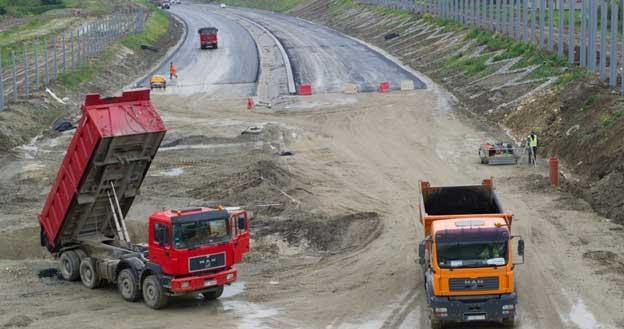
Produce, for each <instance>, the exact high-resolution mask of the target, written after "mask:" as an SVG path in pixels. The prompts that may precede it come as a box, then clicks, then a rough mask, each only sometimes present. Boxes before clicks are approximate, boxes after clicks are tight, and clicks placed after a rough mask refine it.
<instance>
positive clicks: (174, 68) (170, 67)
mask: <svg viewBox="0 0 624 329" xmlns="http://www.w3.org/2000/svg"><path fill="white" fill-rule="evenodd" d="M169 73H171V74H176V67H175V65H173V64H171V65H169Z"/></svg>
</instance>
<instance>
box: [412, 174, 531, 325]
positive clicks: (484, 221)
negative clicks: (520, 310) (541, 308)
mask: <svg viewBox="0 0 624 329" xmlns="http://www.w3.org/2000/svg"><path fill="white" fill-rule="evenodd" d="M419 210H420V220H421V222H422V224H423V226H424V231H425V238H424V239H423V240H422V242H421V243H420V245H419V250H418V254H419V258H420V264H421V265H422V267H423V272H424V282H425V291H426V296H427V302H428V304H429V306H430V311H431V327H432V328H440V327H442V326H443V325H444V324H446V323H453V322H471V321H495V322H502V323H503V324H504V325H506V326H513V324H514V319H515V316H516V304H517V303H518V296H517V294H516V287H515V278H514V269H515V265H517V264H522V263H524V241H523V240H522V238H521V237H520V236H514V235H512V234H511V222H512V217H513V216H512V214H510V213H506V212H504V211H503V208H502V206H501V204H500V202H499V200H498V198H497V196H496V193H494V184H493V181H492V180H491V179H486V180H484V181H483V182H482V184H481V185H470V186H441V187H433V186H431V185H430V184H429V182H420V208H419ZM513 239H517V241H518V242H517V243H518V251H517V254H518V256H519V258H521V259H522V260H521V261H520V262H517V261H514V259H513V252H512V251H513V248H512V240H513Z"/></svg>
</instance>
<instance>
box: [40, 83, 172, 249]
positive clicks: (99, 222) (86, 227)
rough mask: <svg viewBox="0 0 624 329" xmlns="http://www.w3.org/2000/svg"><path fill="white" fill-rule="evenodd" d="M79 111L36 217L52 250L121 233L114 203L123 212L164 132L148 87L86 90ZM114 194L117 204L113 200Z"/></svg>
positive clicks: (137, 190)
mask: <svg viewBox="0 0 624 329" xmlns="http://www.w3.org/2000/svg"><path fill="white" fill-rule="evenodd" d="M81 110H82V118H81V119H80V123H79V125H78V128H77V129H76V132H75V134H74V137H73V139H72V141H71V143H70V145H69V147H68V149H67V153H66V154H65V158H64V160H63V163H62V164H61V167H60V169H59V173H58V175H57V178H56V181H55V182H54V185H53V186H52V189H51V190H50V193H49V194H48V198H47V200H46V202H45V205H44V208H43V211H42V212H41V214H40V215H39V223H40V224H41V239H42V244H43V245H45V246H46V247H47V248H48V250H50V251H51V252H56V251H58V250H59V249H61V248H63V247H66V246H71V245H72V244H75V243H77V242H78V241H80V240H81V239H84V238H89V237H96V236H102V237H109V238H112V237H114V236H115V235H116V234H117V233H118V232H119V230H118V228H116V227H115V224H114V222H113V221H112V220H111V219H112V218H113V215H114V211H113V208H112V206H115V207H117V209H121V213H122V214H123V216H124V217H125V216H126V214H127V212H128V210H129V209H130V206H131V205H132V202H133V201H134V198H135V196H136V195H137V194H138V192H139V188H140V186H141V183H142V182H143V178H144V177H145V174H146V173H147V170H148V169H149V166H150V164H151V162H152V159H153V158H154V156H155V155H156V151H157V150H158V147H159V146H160V142H161V141H162V139H163V137H164V135H165V132H166V128H165V125H164V124H163V122H162V120H161V118H160V116H159V115H158V113H157V112H156V110H155V109H154V107H153V105H152V103H151V102H150V94H149V90H148V89H137V90H131V91H126V92H124V93H123V94H122V95H121V96H119V97H110V98H101V97H100V95H99V94H89V95H87V97H86V99H85V102H84V104H83V105H82V107H81ZM113 194H116V199H117V200H118V201H119V204H118V205H116V204H115V205H113V204H112V202H111V200H114V198H111V197H112V196H113Z"/></svg>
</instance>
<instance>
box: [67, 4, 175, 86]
mask: <svg viewBox="0 0 624 329" xmlns="http://www.w3.org/2000/svg"><path fill="white" fill-rule="evenodd" d="M148 9H149V10H150V16H149V18H148V19H147V21H146V22H145V30H144V31H143V32H142V33H138V34H133V35H129V36H127V37H125V38H123V39H121V40H120V41H119V42H117V43H115V44H113V45H112V46H111V47H109V48H108V49H106V50H105V51H104V52H103V53H102V54H100V56H99V57H98V58H97V59H95V60H93V61H92V62H91V63H89V64H88V65H83V66H81V67H79V68H78V69H76V70H74V71H72V72H68V73H65V74H62V75H60V76H59V81H61V82H62V83H63V85H64V86H65V87H66V88H67V89H69V90H72V91H75V90H77V89H78V88H79V87H80V85H82V84H83V83H85V82H88V81H91V80H93V78H94V77H95V76H97V75H98V74H100V73H101V72H102V71H103V70H104V68H105V65H107V63H109V62H110V61H111V59H112V58H113V56H115V54H116V53H118V52H119V48H120V47H121V45H123V46H125V47H128V48H130V49H133V50H138V49H140V47H141V44H153V43H155V42H156V41H158V40H159V39H160V38H162V37H163V36H164V35H165V34H167V32H168V30H169V17H168V16H167V15H166V14H165V13H164V12H163V11H162V10H160V9H158V8H156V7H155V6H153V5H148Z"/></svg>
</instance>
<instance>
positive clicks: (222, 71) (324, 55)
mask: <svg viewBox="0 0 624 329" xmlns="http://www.w3.org/2000/svg"><path fill="white" fill-rule="evenodd" d="M171 12H172V13H174V14H176V15H177V16H178V17H180V18H181V19H182V20H184V22H185V23H186V24H187V26H188V34H187V36H186V39H185V40H184V41H183V42H182V44H181V46H180V48H179V50H178V51H177V52H175V53H174V55H173V56H172V58H171V61H172V62H173V63H174V64H175V65H176V67H177V68H178V78H173V79H171V80H170V81H169V82H168V86H167V87H168V88H167V90H159V91H155V92H156V93H163V94H176V95H190V94H194V93H204V94H208V95H212V96H214V95H219V96H221V95H223V97H238V96H249V95H255V94H256V89H257V81H258V74H259V73H260V70H259V65H260V64H259V56H258V45H257V44H256V42H255V41H254V39H253V37H252V35H251V34H250V33H249V31H248V30H247V29H245V28H244V27H243V26H242V25H241V24H240V23H239V20H240V18H237V16H242V17H245V18H247V19H250V20H253V21H254V22H256V23H258V24H259V25H262V26H263V27H265V28H266V29H267V30H269V31H270V32H271V33H273V34H274V35H275V36H276V37H277V38H278V39H279V40H280V42H281V43H282V45H283V46H284V48H285V49H286V52H287V54H288V57H289V58H290V61H291V66H292V70H293V74H294V79H295V84H296V85H297V86H299V85H300V84H311V85H312V87H313V92H315V93H317V92H341V91H342V90H343V88H344V85H345V84H347V83H353V84H356V85H357V86H358V89H359V90H360V91H361V92H368V91H375V90H376V89H377V87H378V85H379V83H380V82H382V81H389V82H390V85H391V88H392V89H398V88H399V86H400V82H401V80H412V81H414V85H415V87H416V88H417V89H422V88H425V84H424V83H423V82H421V81H420V80H419V79H418V78H417V77H416V76H414V75H413V74H411V73H410V72H408V71H406V70H404V69H403V68H401V67H400V66H399V65H397V64H395V63H394V62H392V61H390V60H389V59H387V58H386V57H384V56H383V55H382V54H380V53H378V52H376V51H374V50H372V49H371V48H369V47H367V46H365V45H363V44H361V43H359V42H357V41H355V40H353V39H351V38H349V37H347V36H344V35H342V34H341V33H339V32H337V31H334V30H331V29H328V28H326V27H323V26H320V25H316V24H314V23H311V22H307V21H304V20H301V19H297V18H294V17H290V16H286V15H281V14H276V13H271V12H266V11H259V10H251V9H240V8H219V7H217V6H206V5H177V6H173V7H172V8H171ZM226 16H227V17H226ZM206 26H214V27H217V28H218V29H219V48H218V49H205V50H202V49H200V48H199V38H198V36H197V29H199V28H201V27H206ZM263 46H266V45H260V48H262V47H263ZM281 65H283V64H281ZM156 73H157V74H163V75H165V76H166V77H167V78H169V61H166V62H165V63H163V64H162V66H161V67H159V68H158V69H157V70H156ZM142 84H144V85H147V84H148V82H147V81H142Z"/></svg>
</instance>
